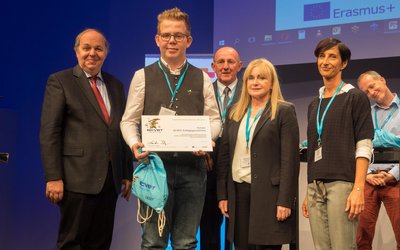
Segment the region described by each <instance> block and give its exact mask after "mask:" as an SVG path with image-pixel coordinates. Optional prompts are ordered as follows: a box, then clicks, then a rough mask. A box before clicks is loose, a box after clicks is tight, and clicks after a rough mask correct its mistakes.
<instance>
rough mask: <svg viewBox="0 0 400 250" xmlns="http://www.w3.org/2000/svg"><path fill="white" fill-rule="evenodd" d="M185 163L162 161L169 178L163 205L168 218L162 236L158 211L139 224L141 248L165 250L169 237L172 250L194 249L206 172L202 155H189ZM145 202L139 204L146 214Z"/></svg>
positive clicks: (204, 191)
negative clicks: (159, 230) (140, 227)
mask: <svg viewBox="0 0 400 250" xmlns="http://www.w3.org/2000/svg"><path fill="white" fill-rule="evenodd" d="M192 158H193V161H191V162H187V161H185V163H183V162H180V161H179V157H177V158H176V159H175V160H168V161H164V167H165V170H166V172H167V180H168V192H169V194H168V201H167V204H166V206H165V207H164V211H165V216H166V218H167V221H166V224H165V228H164V231H163V234H162V237H160V236H159V232H158V224H157V221H158V214H157V213H155V212H154V214H153V216H152V217H151V218H150V220H149V221H147V222H146V223H144V224H142V230H143V234H142V245H141V247H142V249H143V250H147V249H149V250H150V249H152V250H153V249H165V248H167V246H168V239H169V237H170V240H171V244H172V248H173V249H195V248H196V246H197V239H196V234H197V229H198V227H199V224H200V218H201V214H202V211H203V204H204V198H205V193H206V182H207V174H206V168H205V165H204V162H203V160H202V159H201V158H197V157H195V156H193V157H192ZM146 207H147V206H146V205H143V206H141V213H142V214H145V212H146V211H145V210H146Z"/></svg>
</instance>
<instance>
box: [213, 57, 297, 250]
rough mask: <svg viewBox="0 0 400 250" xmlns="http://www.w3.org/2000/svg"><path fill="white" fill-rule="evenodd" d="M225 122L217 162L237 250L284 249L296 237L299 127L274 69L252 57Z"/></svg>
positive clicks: (223, 208) (223, 201)
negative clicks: (240, 88)
mask: <svg viewBox="0 0 400 250" xmlns="http://www.w3.org/2000/svg"><path fill="white" fill-rule="evenodd" d="M228 114H229V115H228V117H227V119H226V121H225V124H224V130H223V135H222V141H221V145H220V152H219V156H218V157H219V158H218V159H219V161H218V166H217V178H218V183H217V195H218V201H219V204H218V205H219V208H220V210H221V212H222V213H223V214H224V215H225V216H226V217H229V234H228V239H229V240H230V241H233V243H234V246H235V249H236V250H244V249H245V250H247V249H281V247H282V244H286V243H290V242H293V241H294V239H295V235H296V217H295V214H296V213H295V211H294V209H295V207H296V206H295V203H296V194H297V182H298V173H299V152H298V143H299V128H298V123H297V118H296V113H295V109H294V106H293V104H291V103H289V102H286V101H285V100H284V98H283V96H282V93H281V90H280V86H279V81H278V76H277V73H276V70H275V67H274V66H273V65H272V63H271V62H269V61H268V60H266V59H264V58H260V59H255V60H253V61H251V62H250V63H249V64H248V66H247V68H246V70H245V72H244V75H243V88H242V93H241V96H240V99H239V101H238V103H237V104H236V105H235V106H233V107H232V108H231V109H230V110H229V113H228Z"/></svg>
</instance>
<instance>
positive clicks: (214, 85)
mask: <svg viewBox="0 0 400 250" xmlns="http://www.w3.org/2000/svg"><path fill="white" fill-rule="evenodd" d="M213 87H214V95H215V99H216V100H217V105H218V111H219V117H222V114H221V107H220V106H219V100H218V95H219V93H218V83H217V81H214V82H213Z"/></svg>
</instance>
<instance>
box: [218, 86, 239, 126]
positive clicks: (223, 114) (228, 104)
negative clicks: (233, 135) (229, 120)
mask: <svg viewBox="0 0 400 250" xmlns="http://www.w3.org/2000/svg"><path fill="white" fill-rule="evenodd" d="M236 87H237V84H236V86H235V87H234V88H233V91H232V95H231V97H229V101H228V103H227V104H226V107H225V109H224V110H221V119H222V123H224V122H225V116H226V111H227V110H228V108H229V106H230V105H231V103H232V101H233V97H234V96H235V91H236ZM217 96H218V102H219V107H220V108H222V99H221V95H220V94H219V90H218V89H217ZM225 98H226V96H225Z"/></svg>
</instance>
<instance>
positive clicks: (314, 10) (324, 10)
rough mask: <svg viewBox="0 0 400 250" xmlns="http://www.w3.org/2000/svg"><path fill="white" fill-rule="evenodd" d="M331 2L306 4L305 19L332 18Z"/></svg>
mask: <svg viewBox="0 0 400 250" xmlns="http://www.w3.org/2000/svg"><path fill="white" fill-rule="evenodd" d="M330 12H331V3H330V2H324V3H313V4H305V5H304V21H313V20H321V19H328V18H330V16H331V15H330Z"/></svg>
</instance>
